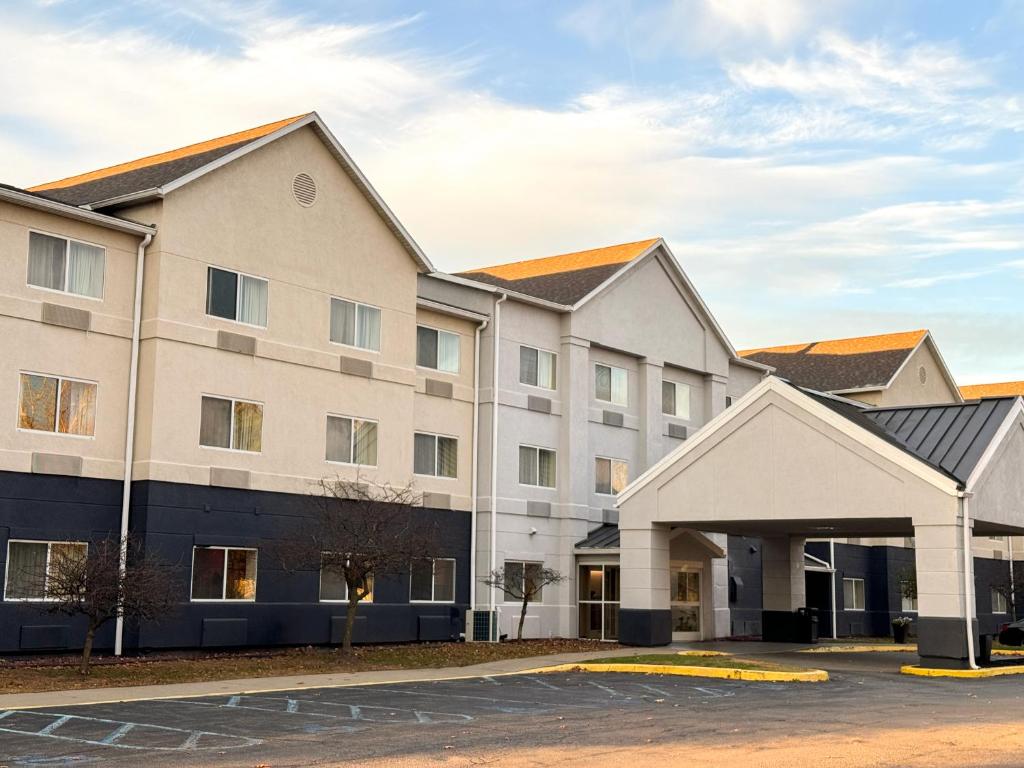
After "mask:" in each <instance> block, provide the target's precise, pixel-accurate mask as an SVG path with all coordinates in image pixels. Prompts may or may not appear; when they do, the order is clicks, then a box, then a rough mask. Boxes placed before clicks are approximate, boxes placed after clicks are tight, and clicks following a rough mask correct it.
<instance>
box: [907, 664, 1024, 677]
mask: <svg viewBox="0 0 1024 768" xmlns="http://www.w3.org/2000/svg"><path fill="white" fill-rule="evenodd" d="M900 673H901V674H904V675H915V676H917V677H956V678H960V679H967V680H980V679H982V678H986V677H1002V676H1003V675H1024V664H1021V665H1015V666H1012V667H985V668H984V669H933V668H931V667H919V666H917V665H915V664H907V665H905V666H902V667H900Z"/></svg>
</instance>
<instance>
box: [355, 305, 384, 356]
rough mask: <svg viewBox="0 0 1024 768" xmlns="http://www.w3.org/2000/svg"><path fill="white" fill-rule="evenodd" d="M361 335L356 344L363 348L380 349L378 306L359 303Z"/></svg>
mask: <svg viewBox="0 0 1024 768" xmlns="http://www.w3.org/2000/svg"><path fill="white" fill-rule="evenodd" d="M358 312H359V326H358V327H359V335H358V337H357V338H356V346H357V347H361V348H363V349H372V350H374V351H375V352H376V351H379V350H380V310H379V309H377V308H376V307H365V306H363V305H361V304H360V305H359V309H358Z"/></svg>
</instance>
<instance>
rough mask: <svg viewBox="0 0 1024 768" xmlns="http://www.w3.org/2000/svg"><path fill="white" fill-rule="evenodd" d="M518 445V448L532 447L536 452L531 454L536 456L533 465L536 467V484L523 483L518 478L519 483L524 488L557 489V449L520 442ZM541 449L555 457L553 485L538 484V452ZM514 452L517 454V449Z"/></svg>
mask: <svg viewBox="0 0 1024 768" xmlns="http://www.w3.org/2000/svg"><path fill="white" fill-rule="evenodd" d="M519 447H520V448H532V449H533V450H534V451H536V453H534V454H533V455H534V456H535V457H536V461H535V467H536V469H537V483H536V484H534V483H524V482H523V481H522V480H520V481H519V485H521V486H523V487H524V488H543V489H544V490H547V491H554V490H557V489H558V451H556V450H555V449H554V448H545V447H544V446H542V445H530V444H529V443H520V444H519ZM541 451H547V452H548V453H550V454H551V455H552V456H554V457H555V484H554V485H540V452H541ZM516 453H517V454H518V453H519V452H518V450H517V451H516ZM516 458H518V455H517V457H516ZM516 469H517V470H518V467H516Z"/></svg>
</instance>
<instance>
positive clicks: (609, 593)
mask: <svg viewBox="0 0 1024 768" xmlns="http://www.w3.org/2000/svg"><path fill="white" fill-rule="evenodd" d="M579 613H580V627H579V633H580V637H587V638H591V639H594V640H617V639H618V637H619V566H617V565H581V566H580V572H579Z"/></svg>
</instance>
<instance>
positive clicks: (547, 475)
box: [537, 451, 555, 488]
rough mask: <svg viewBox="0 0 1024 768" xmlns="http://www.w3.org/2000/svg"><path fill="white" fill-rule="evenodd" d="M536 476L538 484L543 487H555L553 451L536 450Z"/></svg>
mask: <svg viewBox="0 0 1024 768" xmlns="http://www.w3.org/2000/svg"><path fill="white" fill-rule="evenodd" d="M537 464H538V468H537V476H538V480H539V483H538V484H539V485H543V486H544V487H545V488H554V487H555V452H554V451H537Z"/></svg>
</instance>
